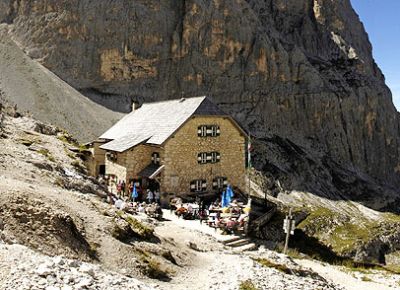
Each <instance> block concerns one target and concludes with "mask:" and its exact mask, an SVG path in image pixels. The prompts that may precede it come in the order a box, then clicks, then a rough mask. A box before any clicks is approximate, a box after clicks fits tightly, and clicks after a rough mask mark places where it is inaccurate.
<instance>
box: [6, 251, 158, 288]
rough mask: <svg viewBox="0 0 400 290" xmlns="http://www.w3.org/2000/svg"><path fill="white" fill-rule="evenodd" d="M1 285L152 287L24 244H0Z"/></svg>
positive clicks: (23, 286) (17, 286) (34, 286)
mask: <svg viewBox="0 0 400 290" xmlns="http://www.w3.org/2000/svg"><path fill="white" fill-rule="evenodd" d="M0 289H16V290H18V289H20V290H25V289H32V290H34V289H46V290H60V289H62V290H73V289H138V290H139V289H144V290H145V289H153V288H152V287H149V286H146V285H145V284H144V283H142V282H140V281H138V280H137V279H134V278H130V277H127V276H124V275H121V274H118V273H111V272H107V271H105V270H103V269H101V267H99V266H98V265H93V264H89V263H84V262H80V261H78V260H70V259H66V258H64V257H61V256H56V257H48V256H44V255H41V254H39V253H36V252H34V251H32V250H30V249H28V248H26V247H24V246H21V245H5V244H0Z"/></svg>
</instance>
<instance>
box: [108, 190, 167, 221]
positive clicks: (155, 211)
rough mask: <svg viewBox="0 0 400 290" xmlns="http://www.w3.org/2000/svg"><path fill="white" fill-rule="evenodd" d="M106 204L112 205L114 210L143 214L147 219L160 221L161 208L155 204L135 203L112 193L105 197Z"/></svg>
mask: <svg viewBox="0 0 400 290" xmlns="http://www.w3.org/2000/svg"><path fill="white" fill-rule="evenodd" d="M107 202H108V203H110V204H113V205H114V206H115V208H117V209H119V210H122V211H125V212H127V213H130V214H139V213H144V214H147V215H148V216H149V217H152V218H157V219H161V218H162V216H163V213H162V209H161V206H160V204H159V203H157V202H149V203H146V202H137V201H132V200H130V199H127V198H123V197H118V196H117V195H115V194H112V193H109V195H108V196H107Z"/></svg>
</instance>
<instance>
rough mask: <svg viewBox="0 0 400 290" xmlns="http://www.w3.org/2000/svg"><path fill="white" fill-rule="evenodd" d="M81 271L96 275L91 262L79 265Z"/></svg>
mask: <svg viewBox="0 0 400 290" xmlns="http://www.w3.org/2000/svg"><path fill="white" fill-rule="evenodd" d="M79 272H82V273H86V274H88V275H90V276H92V277H93V276H94V275H95V273H94V270H93V267H92V266H90V265H89V264H82V265H81V266H80V267H79Z"/></svg>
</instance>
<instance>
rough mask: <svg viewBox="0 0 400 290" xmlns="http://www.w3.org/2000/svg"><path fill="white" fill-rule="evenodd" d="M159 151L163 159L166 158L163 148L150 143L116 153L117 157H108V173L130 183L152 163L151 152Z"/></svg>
mask: <svg viewBox="0 0 400 290" xmlns="http://www.w3.org/2000/svg"><path fill="white" fill-rule="evenodd" d="M153 152H158V153H159V154H160V158H161V160H162V159H163V158H164V154H163V153H164V152H163V150H162V148H160V147H156V146H149V145H139V146H136V147H134V148H132V149H130V150H127V151H125V152H122V153H116V152H115V154H116V155H117V159H116V160H114V161H113V160H110V159H108V158H106V174H112V175H116V176H117V179H118V180H125V182H126V183H128V181H129V179H131V178H138V174H139V172H140V171H142V170H143V169H144V168H145V167H146V166H147V165H149V164H150V163H151V154H152V153H153Z"/></svg>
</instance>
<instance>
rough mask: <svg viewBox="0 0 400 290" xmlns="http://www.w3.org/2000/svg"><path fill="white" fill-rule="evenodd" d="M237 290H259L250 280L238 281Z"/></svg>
mask: <svg viewBox="0 0 400 290" xmlns="http://www.w3.org/2000/svg"><path fill="white" fill-rule="evenodd" d="M239 290H259V289H258V288H257V287H256V286H255V285H254V283H253V282H252V281H251V280H245V281H242V282H240V284H239Z"/></svg>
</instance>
